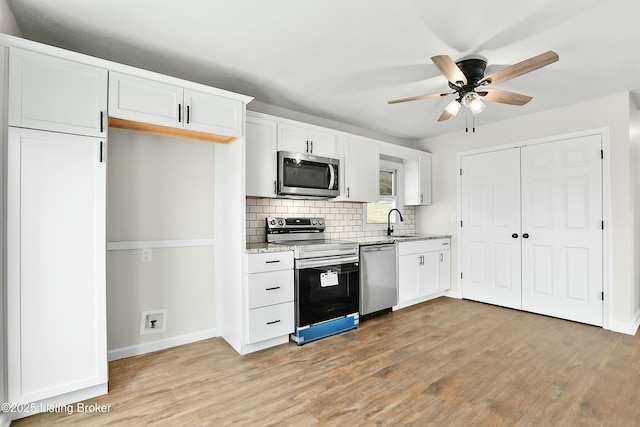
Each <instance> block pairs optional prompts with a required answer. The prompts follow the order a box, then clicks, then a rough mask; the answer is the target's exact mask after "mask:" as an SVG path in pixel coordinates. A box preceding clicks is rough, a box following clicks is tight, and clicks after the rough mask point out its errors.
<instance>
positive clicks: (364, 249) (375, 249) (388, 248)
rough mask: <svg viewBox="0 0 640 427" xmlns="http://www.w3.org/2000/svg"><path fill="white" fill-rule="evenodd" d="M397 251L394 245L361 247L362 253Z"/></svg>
mask: <svg viewBox="0 0 640 427" xmlns="http://www.w3.org/2000/svg"><path fill="white" fill-rule="evenodd" d="M395 249H396V247H395V245H394V244H390V245H387V244H383V245H367V246H361V247H360V251H361V252H381V251H394V250H395Z"/></svg>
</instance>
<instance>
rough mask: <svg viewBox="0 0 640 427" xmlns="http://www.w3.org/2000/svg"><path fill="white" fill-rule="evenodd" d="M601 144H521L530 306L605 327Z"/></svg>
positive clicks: (590, 140) (525, 302)
mask: <svg viewBox="0 0 640 427" xmlns="http://www.w3.org/2000/svg"><path fill="white" fill-rule="evenodd" d="M600 150H601V140H600V136H599V135H592V136H587V137H581V138H575V139H570V140H566V141H557V142H552V143H548V144H537V145H532V146H526V147H523V148H522V233H523V239H522V308H523V309H524V310H527V311H532V312H535V313H540V314H546V315H550V316H556V317H561V318H563V319H568V320H575V321H578V322H582V323H588V324H593V325H599V326H602V299H601V292H602V229H601V221H602V172H601V168H602V162H601V157H600ZM527 235H528V238H525V237H526V236H527Z"/></svg>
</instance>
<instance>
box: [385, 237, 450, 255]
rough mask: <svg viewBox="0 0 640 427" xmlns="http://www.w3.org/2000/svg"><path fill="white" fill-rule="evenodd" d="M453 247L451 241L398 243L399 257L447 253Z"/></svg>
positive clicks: (433, 240)
mask: <svg viewBox="0 0 640 427" xmlns="http://www.w3.org/2000/svg"><path fill="white" fill-rule="evenodd" d="M450 247H451V240H450V239H432V240H416V241H413V242H400V243H398V255H409V254H417V253H420V252H432V251H446V250H448V249H450Z"/></svg>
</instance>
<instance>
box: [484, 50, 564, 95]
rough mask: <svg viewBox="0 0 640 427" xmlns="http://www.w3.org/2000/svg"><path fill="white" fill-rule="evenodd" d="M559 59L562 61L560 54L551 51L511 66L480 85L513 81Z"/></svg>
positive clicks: (488, 77) (485, 79) (487, 77)
mask: <svg viewBox="0 0 640 427" xmlns="http://www.w3.org/2000/svg"><path fill="white" fill-rule="evenodd" d="M558 59H560V58H559V56H558V54H557V53H555V52H554V51H552V50H550V51H549V52H545V53H541V54H540V55H537V56H534V57H532V58H529V59H525V60H524V61H522V62H518V63H517V64H514V65H510V66H508V67H506V68H503V69H502V70H498V71H496V72H495V73H493V74H490V75H488V76H486V77H484V78H483V79H482V80H480V81H479V82H478V84H479V85H480V86H488V85H492V84H497V83H501V82H504V81H507V80H511V79H513V78H515V77H518V76H521V75H523V74H526V73H529V72H531V71H533V70H537V69H538V68H542V67H544V66H545V65H549V64H552V63H554V62H556V61H557V60H558Z"/></svg>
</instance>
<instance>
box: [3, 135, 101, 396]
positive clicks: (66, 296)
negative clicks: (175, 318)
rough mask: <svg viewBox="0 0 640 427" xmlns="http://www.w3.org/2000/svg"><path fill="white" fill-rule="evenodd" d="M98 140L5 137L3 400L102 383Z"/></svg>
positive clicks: (46, 136)
mask: <svg viewBox="0 0 640 427" xmlns="http://www.w3.org/2000/svg"><path fill="white" fill-rule="evenodd" d="M102 146H103V143H102V141H101V140H100V139H97V138H90V137H84V136H77V135H68V134H61V133H54V132H42V131H34V130H27V129H19V128H10V129H9V147H8V175H7V192H8V194H7V198H8V210H7V225H8V227H7V249H8V250H7V254H8V257H7V342H8V345H7V349H8V354H7V356H8V357H7V364H8V393H9V394H8V401H10V402H13V403H24V402H34V401H37V400H40V399H46V398H49V397H52V396H57V395H61V394H64V393H68V392H72V391H76V390H80V389H83V388H86V387H91V386H96V385H100V384H105V383H106V382H107V348H106V341H107V340H106V296H105V290H106V288H105V280H106V279H105V278H106V272H105V264H106V262H105V247H106V242H105V229H106V225H105V224H106V222H105V207H106V166H105V163H104V159H105V156H104V155H103V154H102V153H101V151H102Z"/></svg>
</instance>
